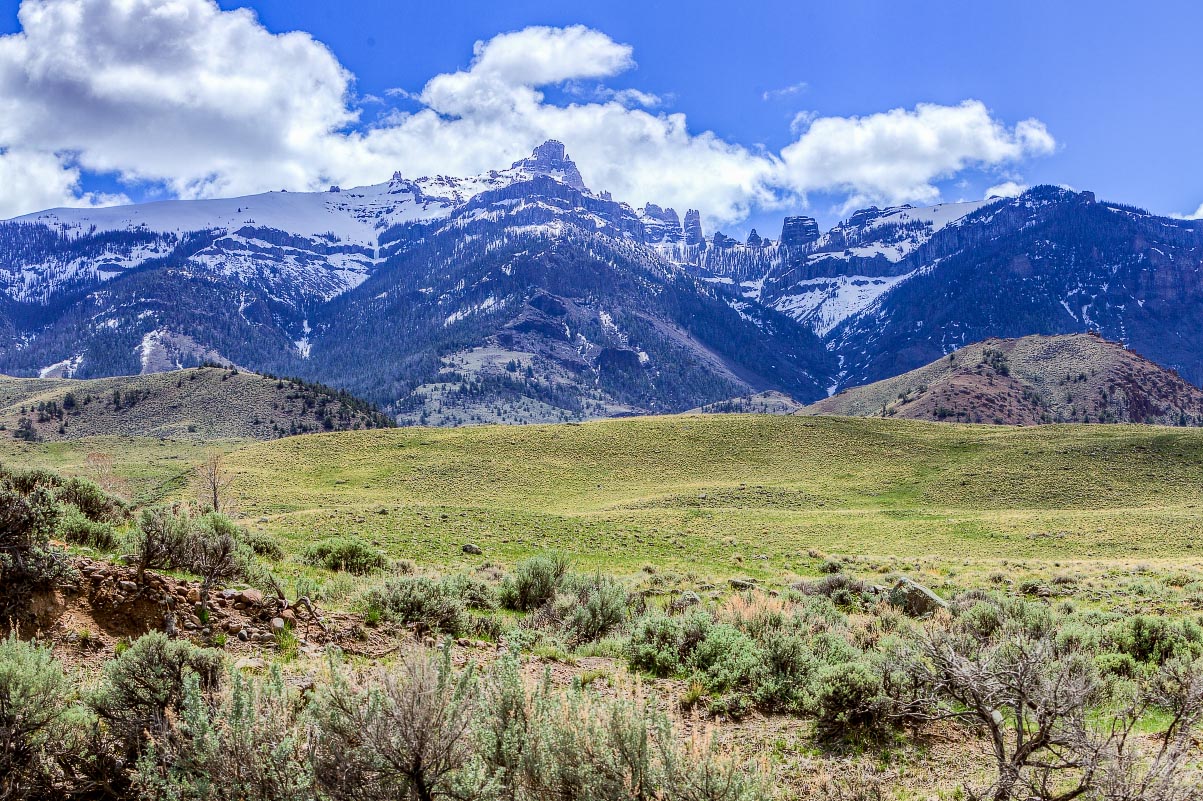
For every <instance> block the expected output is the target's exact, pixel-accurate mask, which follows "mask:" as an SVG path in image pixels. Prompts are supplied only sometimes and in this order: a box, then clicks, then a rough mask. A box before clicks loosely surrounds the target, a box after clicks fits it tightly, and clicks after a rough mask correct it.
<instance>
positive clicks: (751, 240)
mask: <svg viewBox="0 0 1203 801" xmlns="http://www.w3.org/2000/svg"><path fill="white" fill-rule="evenodd" d="M748 247H750V248H762V247H764V240H763V239H761V238H760V234H758V233H756V229H755V228H753V229H752V233H750V234H748Z"/></svg>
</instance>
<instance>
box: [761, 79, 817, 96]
mask: <svg viewBox="0 0 1203 801" xmlns="http://www.w3.org/2000/svg"><path fill="white" fill-rule="evenodd" d="M809 88H810V85H809V84H807V83H806V81H799V82H798V83H795V84H790V85H789V86H783V87H781V88H780V89H767V90H765V92H764V93H763V94H761V96H760V99H761V100H778V99H780V98H782V97H790V96H791V95H796V94H800V93H802V92H805V91H806V90H807V89H809Z"/></svg>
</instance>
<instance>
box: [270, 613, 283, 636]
mask: <svg viewBox="0 0 1203 801" xmlns="http://www.w3.org/2000/svg"><path fill="white" fill-rule="evenodd" d="M271 626H272V634H282V633H283V632H284V618H282V617H273V618H272V623H271Z"/></svg>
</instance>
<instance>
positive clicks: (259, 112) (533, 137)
mask: <svg viewBox="0 0 1203 801" xmlns="http://www.w3.org/2000/svg"><path fill="white" fill-rule="evenodd" d="M19 20H20V23H21V31H20V32H19V33H17V34H13V35H10V36H4V37H0V151H4V155H3V157H2V158H3V161H0V214H9V213H13V212H14V211H32V210H35V209H38V208H42V207H44V206H46V205H53V204H63V203H96V202H104V201H105V200H106V198H98V197H91V196H86V195H82V194H80V192H79V177H80V172H79V171H80V170H81V169H82V170H86V171H90V172H99V173H113V174H116V175H118V176H119V177H121V178H122V179H123V180H126V181H133V182H137V181H145V182H150V183H152V184H155V185H162V186H163V187H164V188H165V189H166V191H167V192H169V193H171V194H174V195H177V196H180V197H213V196H221V195H226V196H228V195H234V194H245V193H251V192H257V191H266V190H270V189H279V188H288V189H293V190H298V189H320V188H324V186H325V185H326V184H328V183H339V184H342V185H344V186H346V185H355V184H362V183H375V182H379V181H382V180H384V179H386V178H387V177H388V176H389V175H391V174H392V173H393V171H395V170H400V171H401V172H402V173H403V174H408V175H413V176H415V177H416V176H421V175H428V174H447V175H469V174H475V173H479V172H483V171H486V170H488V169H491V168H498V167H505V166H507V165H508V164H509V163H510V162H511V161H513V160H515V159H517V158H520V157H522V156H525V155H526V154H527V153H528V152H529V151H530V150H531V149H532V148H533V147H534V146H535V145H537V144H538V143H539V142H541V141H543V140H545V139H549V138H555V139H559V140H561V141H563V142H565V143H566V144H567V145H568V149H569V152H570V154H571V155H572V156H573V157H574V158H575V159H576V161H577V162H578V164H579V166H580V169H581V172H582V174H583V176H584V178H585V180H586V182H587V183H588V184H589V185H590V186H592V187H594V188H596V189H607V190H610V191H611V192H613V194H614V195H615V197H617V198H619V199H621V200H627V201H629V202H631V203H633V204H636V205H638V204H642V203H643V202H644V201H647V200H651V201H654V202H657V203H660V204H662V205H672V206H675V207H677V208H678V209H685V208H699V209H701V210H702V211H703V213H704V214H706V215H707V216H708V217H709V218H710V219H711V220H714V221H732V220H738V219H741V218H743V217H745V216H747V215H748V214H749V213H750V212H751V211H752V210H753V209H754V208H757V207H759V208H768V207H772V206H774V205H779V204H781V203H782V202H785V201H786V200H796V199H798V198H801V197H804V196H805V195H807V194H808V193H811V192H836V193H841V194H843V195H845V196H847V197H848V198H849V202H850V203H859V202H863V201H873V202H888V203H894V202H903V201H919V202H926V201H932V200H936V199H938V196H939V191H938V189H937V188H936V185H935V184H936V183H937V182H938V181H940V180H942V179H945V178H948V177H951V176H953V175H955V174H957V173H958V172H960V171H962V170H964V169H967V168H972V167H999V166H1001V165H1005V164H1011V163H1014V162H1018V161H1021V160H1023V159H1026V158H1028V157H1031V156H1034V155H1040V154H1043V153H1048V152H1050V151H1051V150H1052V149H1053V148H1054V141H1053V138H1052V136H1051V135H1050V134H1049V132H1048V131H1047V130H1046V129H1045V127H1044V126H1043V125H1042V124H1041V123H1039V122H1038V121H1036V120H1027V121H1023V122H1020V123H1018V124H1017V125H1014V126H1013V127H1008V126H1007V125H1005V124H1004V123H1003V122H1001V121H999V120H997V119H995V118H994V117H993V116H992V115H991V114H990V112H989V110H988V109H986V107H985V106H984V105H982V104H981V103H979V102H976V101H966V102H965V103H963V104H961V105H959V106H938V105H920V106H917V107H916V108H914V109H911V110H907V109H895V110H893V111H888V112H884V113H881V114H872V115H868V116H864V117H851V118H842V117H819V116H816V115H813V114H807V115H804V116H802V117H799V118H798V119H797V120H796V128H795V130H794V131H793V135H794V136H795V141H794V142H793V143H792V144H790V145H788V146H787V147H786V148H784V149H783V150H782V151H781V152H780V153H773V152H768V151H765V150H764V149H761V148H751V147H746V146H743V145H740V144H737V143H732V142H728V141H725V140H724V139H722V138H721V137H719V136H717V135H716V134H714V133H712V132H709V131H700V132H699V131H692V130H690V128H689V125H688V122H687V119H686V117H685V115H683V114H680V113H669V112H667V111H663V110H660V105H661V102H662V101H661V99H660V98H658V97H656V96H655V95H653V94H650V93H645V92H642V91H640V90H637V89H613V88H610V87H607V86H606V85H605V83H604V82H605V81H606V80H608V79H611V78H613V77H615V76H617V75H619V74H621V73H623V72H624V71H627V70H629V69H630V68H631V67H632V66H633V65H634V54H633V52H632V49H631V47H630V46H628V45H625V44H622V43H619V42H615V41H614V40H613V39H611V38H610V37H609V36H607V35H605V34H604V33H602V32H600V31H596V30H593V29H590V28H587V27H584V26H579V25H578V26H570V27H565V28H551V27H531V28H525V29H523V30H519V31H513V32H508V33H502V34H499V35H498V36H495V37H493V38H491V39H489V40H487V41H481V42H477V43H476V45H475V47H474V48H473V51H472V57H471V60H470V62H469V63H468V64H467V65H466V66H465V67H464V68H463V69H461V70H458V71H456V72H451V73H445V74H441V75H436V76H434V77H432V78H431V79H430V80H429V81H428V82H427V83H426V85H425V86H424V87H422V88H421V90H420V91H416V92H407V91H404V90H396V91H390V92H389V93H388V94H390V95H391V96H404V97H406V98H408V99H409V100H410V101H411V102H416V103H417V109H416V110H413V111H400V110H394V111H392V112H391V113H388V114H385V115H383V116H382V117H381V118H380V119H378V120H376V121H375V122H373V123H371V124H365V123H364V122H363V121H362V120H361V118H360V113H359V107H360V106H362V105H363V102H364V99H363V98H361V97H358V96H357V95H356V94H355V92H354V77H353V76H352V75H351V74H350V73H349V72H348V71H347V70H346V69H345V68H344V67H343V66H342V65H341V64H340V63H339V61H338V60H337V59H336V58H335V57H334V55H333V54H332V53H331V52H330V51H329V50H328V49H327V48H326V47H325V46H324V45H323V44H322V43H320V42H318V41H316V40H315V39H313V38H312V37H311V36H309V35H308V34H306V33H297V32H294V33H283V34H277V33H272V32H270V31H268V30H266V29H265V28H264V27H263V26H262V25H261V24H260V23H259V21H258V20H257V18H256V17H255V16H254V14H253V13H252V12H250V11H247V10H245V9H239V10H234V11H222V10H221V9H220V8H219V7H218V6H217V5H216V3H214V2H213V0H24V2H23V3H22V5H21V8H20V12H19ZM587 84H593V85H594V86H595V87H596V88H594V89H593V90H592V91H591V92H588V93H582V92H579V91H578V92H575V93H574V87H580V86H585V85H587ZM551 88H560V89H564V90H567V91H565V92H563V93H562V96H567V97H568V98H570V99H571V101H572V102H558V103H557V102H551V101H549V100H548V99H547V98H546V96H545V94H544V93H545V92H546V91H547V90H549V89H551ZM803 88H804V87H803V85H801V84H798V85H795V86H793V87H786V88H785V89H781V90H775V92H776V94H775V95H774V96H784V95H786V94H794V93H797V92H800V91H802V89H803ZM9 175H12V176H18V175H19V176H24V177H23V178H21V179H20V180H17V179H16V178H14V180H12V181H8V180H3V178H4V177H5V176H9Z"/></svg>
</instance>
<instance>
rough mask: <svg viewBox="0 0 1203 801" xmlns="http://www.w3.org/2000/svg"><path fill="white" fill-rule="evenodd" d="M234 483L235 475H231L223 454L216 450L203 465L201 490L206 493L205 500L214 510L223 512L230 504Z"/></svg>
mask: <svg viewBox="0 0 1203 801" xmlns="http://www.w3.org/2000/svg"><path fill="white" fill-rule="evenodd" d="M233 484H234V477H233V476H231V475H230V473H229V471H228V470H226V468H225V461H224V457H223V456H222V454H221V453H220V452H218V451H214V452H212V453H210V454H209V457H208V458H207V459H205V463H204V464H203V465H201V490H202V492H203V493H204V502H205V503H207V504H209V508H211V509H212V510H213V511H214V512H223V511H225V510H226V507H227V506H228V505H229V503H228V502H229V492H230V487H231V486H232V485H233Z"/></svg>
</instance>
